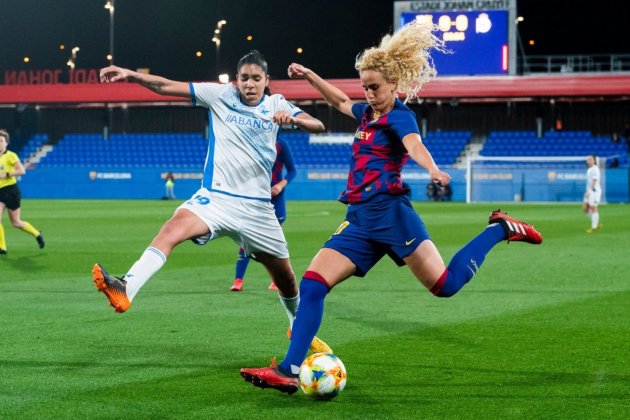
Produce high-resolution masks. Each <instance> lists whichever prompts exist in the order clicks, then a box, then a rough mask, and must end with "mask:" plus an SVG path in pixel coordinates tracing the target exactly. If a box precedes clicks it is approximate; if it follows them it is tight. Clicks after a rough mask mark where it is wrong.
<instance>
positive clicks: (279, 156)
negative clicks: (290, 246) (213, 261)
mask: <svg viewBox="0 0 630 420" xmlns="http://www.w3.org/2000/svg"><path fill="white" fill-rule="evenodd" d="M284 168H286V171H287V172H286V176H285V175H284ZM296 174H297V171H296V170H295V164H294V163H293V154H292V153H291V148H290V147H289V143H288V142H287V141H286V140H284V139H283V138H282V137H280V136H279V137H278V139H277V141H276V161H275V162H274V163H273V169H272V171H271V204H273V208H274V210H275V212H276V218H277V219H278V223H280V225H282V224H283V223H284V222H285V220H286V219H287V204H286V200H285V198H284V189H285V188H286V186H287V185H288V184H289V182H291V180H293V178H295V175H296ZM249 260H250V257H249V256H247V255H246V254H245V250H244V249H243V248H239V250H238V260H237V261H236V272H235V274H234V284H232V287H230V290H231V291H232V292H242V291H243V279H244V278H245V272H246V271H247V266H248V265H249ZM268 289H269V290H278V287H277V286H276V285H275V284H274V282H273V281H272V282H271V283H270V284H269V287H268Z"/></svg>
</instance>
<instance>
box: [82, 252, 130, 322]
mask: <svg viewBox="0 0 630 420" xmlns="http://www.w3.org/2000/svg"><path fill="white" fill-rule="evenodd" d="M92 280H93V281H94V285H95V286H96V288H97V289H98V290H99V291H101V292H103V293H104V294H105V296H107V299H109V304H110V305H112V306H113V307H114V309H115V310H116V312H121V313H122V312H125V311H126V310H127V309H129V307H130V306H131V301H130V300H129V298H128V297H127V282H126V281H125V280H123V279H121V278H118V277H112V276H110V275H109V274H108V273H107V271H105V269H104V268H103V267H101V265H100V264H94V268H92Z"/></svg>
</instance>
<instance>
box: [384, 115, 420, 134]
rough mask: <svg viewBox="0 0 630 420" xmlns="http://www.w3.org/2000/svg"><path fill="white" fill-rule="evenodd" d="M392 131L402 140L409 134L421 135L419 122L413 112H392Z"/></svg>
mask: <svg viewBox="0 0 630 420" xmlns="http://www.w3.org/2000/svg"><path fill="white" fill-rule="evenodd" d="M390 115H391V116H390V124H391V129H392V130H393V131H394V132H395V133H396V135H397V136H398V138H399V139H400V140H402V139H403V138H404V137H405V136H406V135H408V134H420V129H419V128H418V122H417V121H416V118H415V115H414V114H413V113H411V112H392V113H391V114H390Z"/></svg>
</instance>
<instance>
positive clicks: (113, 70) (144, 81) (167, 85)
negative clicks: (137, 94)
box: [100, 66, 190, 98]
mask: <svg viewBox="0 0 630 420" xmlns="http://www.w3.org/2000/svg"><path fill="white" fill-rule="evenodd" d="M100 79H101V83H114V82H119V81H122V80H129V81H130V82H135V83H138V84H139V85H142V86H144V87H145V88H147V89H149V90H152V91H153V92H155V93H158V94H160V95H169V96H181V97H183V98H190V87H189V85H188V83H185V82H177V81H175V80H169V79H166V78H164V77H161V76H155V75H152V74H144V73H138V72H137V71H133V70H129V69H124V68H122V67H118V66H109V67H105V68H103V69H101V72H100Z"/></svg>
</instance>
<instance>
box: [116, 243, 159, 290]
mask: <svg viewBox="0 0 630 420" xmlns="http://www.w3.org/2000/svg"><path fill="white" fill-rule="evenodd" d="M165 262H166V256H164V254H163V253H162V251H160V250H159V249H157V248H154V247H152V246H150V247H148V248H147V249H146V250H145V251H144V253H143V254H142V255H141V256H140V259H139V260H138V261H136V262H135V264H134V265H133V266H132V267H131V268H130V269H129V271H128V272H127V275H126V276H125V277H124V278H123V280H125V281H126V282H127V297H128V298H129V300H133V298H134V296H135V295H136V293H138V291H139V290H140V288H141V287H142V286H144V284H145V283H146V282H147V281H148V280H149V279H150V278H151V276H152V275H154V274H155V273H156V272H157V271H158V270H159V269H160V268H162V266H163V265H164V263H165Z"/></svg>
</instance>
